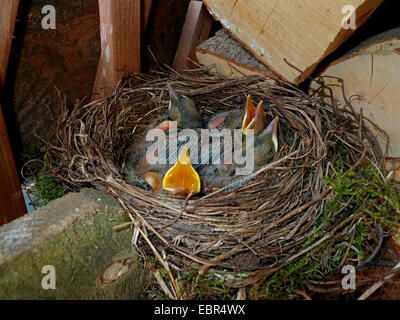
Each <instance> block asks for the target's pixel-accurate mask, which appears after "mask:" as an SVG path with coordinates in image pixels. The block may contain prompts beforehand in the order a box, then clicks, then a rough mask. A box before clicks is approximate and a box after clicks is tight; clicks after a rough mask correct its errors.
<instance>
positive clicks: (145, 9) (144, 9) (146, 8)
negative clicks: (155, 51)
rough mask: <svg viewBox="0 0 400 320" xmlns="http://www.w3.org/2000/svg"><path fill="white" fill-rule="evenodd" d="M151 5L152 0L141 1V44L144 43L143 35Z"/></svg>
mask: <svg viewBox="0 0 400 320" xmlns="http://www.w3.org/2000/svg"><path fill="white" fill-rule="evenodd" d="M152 5H153V0H142V26H141V28H142V29H141V33H142V39H141V40H142V43H143V42H144V35H145V33H146V29H147V25H148V23H149V18H150V12H151V6H152Z"/></svg>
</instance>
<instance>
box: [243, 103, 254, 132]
mask: <svg viewBox="0 0 400 320" xmlns="http://www.w3.org/2000/svg"><path fill="white" fill-rule="evenodd" d="M255 114H256V107H255V106H254V103H253V101H252V100H251V96H250V95H248V96H247V101H246V111H245V114H244V117H243V124H242V132H243V134H246V128H247V126H248V125H249V124H250V123H251V120H253V118H254V115H255Z"/></svg>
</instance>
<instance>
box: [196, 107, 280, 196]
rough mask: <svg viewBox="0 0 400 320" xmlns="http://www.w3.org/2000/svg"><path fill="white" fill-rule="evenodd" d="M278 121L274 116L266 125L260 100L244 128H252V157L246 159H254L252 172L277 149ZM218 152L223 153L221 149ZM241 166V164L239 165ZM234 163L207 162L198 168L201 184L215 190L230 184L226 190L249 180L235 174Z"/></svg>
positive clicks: (205, 187) (243, 151) (207, 188)
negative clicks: (252, 116) (207, 163)
mask: <svg viewBox="0 0 400 320" xmlns="http://www.w3.org/2000/svg"><path fill="white" fill-rule="evenodd" d="M278 123H279V119H278V117H276V118H275V119H274V120H272V122H271V123H270V124H269V125H268V126H266V115H265V112H264V110H263V108H262V103H261V102H260V103H259V104H258V106H257V109H256V111H255V115H254V118H253V119H251V121H250V123H249V125H248V126H247V127H246V128H245V132H248V130H254V146H253V147H252V148H251V149H252V151H253V152H254V159H248V158H247V159H246V160H247V161H252V160H253V161H254V170H253V172H254V171H255V170H256V169H258V168H260V167H262V166H263V165H265V164H267V163H268V162H270V161H271V159H272V158H273V156H274V155H275V153H276V152H277V151H278ZM245 152H246V144H245V140H244V141H243V144H242V154H246V153H245ZM220 154H223V152H222V150H221V151H220ZM240 166H243V165H240ZM240 166H239V165H238V164H236V163H232V164H230V165H227V164H224V163H223V160H221V161H220V164H209V165H206V166H204V167H202V168H200V169H199V175H200V177H201V180H202V185H203V188H204V189H205V190H215V189H219V188H222V187H225V186H227V185H232V186H231V187H230V188H228V189H227V191H231V190H234V189H237V188H239V187H241V186H243V185H245V184H246V183H248V182H249V180H248V179H244V178H245V176H243V175H236V170H237V168H238V167H240Z"/></svg>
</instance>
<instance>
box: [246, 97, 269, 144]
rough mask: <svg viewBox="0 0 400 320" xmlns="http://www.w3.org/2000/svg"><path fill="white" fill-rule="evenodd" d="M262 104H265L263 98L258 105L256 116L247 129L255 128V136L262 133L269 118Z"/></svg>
mask: <svg viewBox="0 0 400 320" xmlns="http://www.w3.org/2000/svg"><path fill="white" fill-rule="evenodd" d="M262 104H263V102H262V100H261V101H260V102H259V104H258V106H257V109H256V112H255V115H254V118H253V119H252V120H251V122H250V123H249V125H248V126H247V127H246V130H248V129H253V130H254V135H255V136H257V135H258V134H260V133H261V132H262V131H263V130H264V129H265V127H266V126H267V120H266V117H265V112H264V108H263V106H262Z"/></svg>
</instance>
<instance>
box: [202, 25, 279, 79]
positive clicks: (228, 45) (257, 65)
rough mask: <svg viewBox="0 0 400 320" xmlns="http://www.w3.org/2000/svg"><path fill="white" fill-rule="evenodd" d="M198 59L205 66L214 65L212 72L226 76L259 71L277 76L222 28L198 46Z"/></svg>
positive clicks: (259, 72)
mask: <svg viewBox="0 0 400 320" xmlns="http://www.w3.org/2000/svg"><path fill="white" fill-rule="evenodd" d="M196 60H197V62H199V63H200V64H202V65H205V66H211V65H214V68H211V69H210V73H218V74H220V75H223V76H225V77H240V76H243V75H249V74H257V73H258V74H265V75H267V76H272V77H275V76H276V75H275V74H274V73H273V72H272V71H271V69H269V68H268V67H267V66H265V65H264V64H262V63H261V62H260V61H258V60H257V59H256V58H255V57H254V56H253V55H252V54H251V53H250V52H249V51H248V50H246V49H245V48H244V47H243V46H242V45H241V44H240V43H239V42H237V41H236V40H235V39H234V38H233V37H232V36H231V35H230V34H229V32H228V31H226V30H225V29H221V30H220V31H218V32H217V33H216V35H215V36H214V37H211V38H210V39H208V40H206V41H204V42H203V43H201V44H200V45H199V46H198V47H197V48H196Z"/></svg>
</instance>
